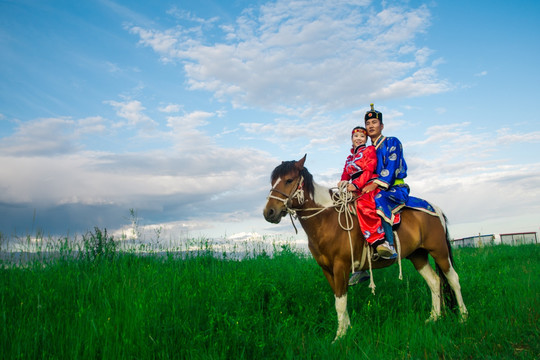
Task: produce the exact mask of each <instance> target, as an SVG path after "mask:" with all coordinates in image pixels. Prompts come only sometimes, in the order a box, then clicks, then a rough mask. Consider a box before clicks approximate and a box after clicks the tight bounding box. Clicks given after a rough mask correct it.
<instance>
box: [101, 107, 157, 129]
mask: <svg viewBox="0 0 540 360" xmlns="http://www.w3.org/2000/svg"><path fill="white" fill-rule="evenodd" d="M105 103H107V104H110V105H112V106H113V107H114V108H115V109H116V115H118V116H119V117H120V118H123V119H125V120H127V121H121V122H117V123H116V124H115V126H116V127H123V126H132V127H138V126H142V127H144V128H147V129H148V128H153V127H155V126H156V125H157V123H156V122H155V121H154V120H152V119H151V118H150V117H149V116H147V115H145V114H144V110H145V107H144V106H143V105H142V104H141V102H140V101H138V100H131V101H124V102H119V101H113V100H109V101H105Z"/></svg>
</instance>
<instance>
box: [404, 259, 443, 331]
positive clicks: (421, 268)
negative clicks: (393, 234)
mask: <svg viewBox="0 0 540 360" xmlns="http://www.w3.org/2000/svg"><path fill="white" fill-rule="evenodd" d="M408 259H409V260H411V262H412V263H413V265H414V268H415V269H416V271H418V272H419V273H420V275H422V277H423V278H424V280H425V281H426V283H427V284H428V286H429V289H430V290H431V313H430V316H429V319H427V320H426V322H430V321H436V320H437V319H438V318H439V316H441V289H440V281H441V279H440V278H439V276H438V275H437V273H436V272H435V270H433V268H432V267H431V265H430V264H429V261H428V253H427V252H426V251H425V250H421V249H418V250H416V251H415V252H414V253H412V254H411V255H409V256H408Z"/></svg>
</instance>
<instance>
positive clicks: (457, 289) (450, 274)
mask: <svg viewBox="0 0 540 360" xmlns="http://www.w3.org/2000/svg"><path fill="white" fill-rule="evenodd" d="M443 274H444V276H446V278H447V279H448V283H449V284H450V287H451V288H452V290H454V294H456V301H457V303H458V306H459V313H460V315H461V321H465V320H467V317H468V316H469V312H468V311H467V308H466V307H465V302H464V301H463V296H462V295H461V285H460V284H459V276H458V274H457V272H456V270H454V267H453V266H452V264H450V267H449V269H448V271H443Z"/></svg>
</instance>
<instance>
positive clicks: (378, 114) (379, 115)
mask: <svg viewBox="0 0 540 360" xmlns="http://www.w3.org/2000/svg"><path fill="white" fill-rule="evenodd" d="M369 105H370V106H371V110H369V111H368V112H366V116H364V121H368V120H369V119H373V118H375V119H379V121H380V122H381V124H382V112H380V111H377V110H375V109H374V108H373V104H369Z"/></svg>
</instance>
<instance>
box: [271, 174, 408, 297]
mask: <svg viewBox="0 0 540 360" xmlns="http://www.w3.org/2000/svg"><path fill="white" fill-rule="evenodd" d="M280 181H281V178H279V179H278V180H277V181H276V183H275V184H274V186H273V187H272V189H270V193H269V194H268V197H267V200H268V199H276V200H279V201H281V202H283V205H284V207H285V210H286V211H287V213H288V214H289V216H290V219H291V223H292V225H293V227H294V230H295V232H296V233H297V234H298V229H297V228H296V225H295V224H294V221H293V217H294V218H295V219H298V214H297V212H298V211H315V213H313V214H310V215H304V216H301V217H300V218H301V219H304V220H305V219H309V218H312V217H314V216H317V215H319V214H320V213H322V212H323V211H325V210H327V209H329V208H335V210H336V211H337V213H338V223H339V226H340V227H341V228H342V229H343V230H344V231H347V234H348V236H349V246H350V249H351V272H352V273H354V272H355V271H354V269H355V267H354V249H353V244H352V236H351V230H352V229H353V228H354V218H353V215H354V213H353V212H352V211H351V210H350V209H349V204H351V203H353V204H354V201H355V200H356V198H357V195H355V194H354V193H353V192H350V191H346V186H347V184H345V183H344V184H342V185H341V186H340V187H339V188H338V191H334V192H333V193H332V203H333V205H331V206H325V207H317V208H307V209H293V208H291V207H289V202H291V203H292V200H293V199H294V198H296V199H297V200H298V204H299V205H300V206H302V205H303V204H304V201H305V198H304V189H303V182H304V177H303V176H300V177H299V178H298V181H297V182H296V186H295V188H294V189H295V190H293V191H292V192H291V193H290V194H289V195H287V194H285V193H284V192H282V191H280V190H277V189H276V186H277V185H278V184H279V182H280ZM273 191H275V192H277V193H278V194H280V195H283V196H284V197H285V198H280V197H277V196H274V195H272V192H273ZM342 215H344V216H345V225H344V224H343V223H342V220H341V217H342ZM396 235H397V234H396ZM395 239H396V243H397V250H398V263H399V279H400V280H401V279H402V275H401V246H400V243H399V238H398V237H397V236H396V237H395ZM373 256H374V251H373V249H372V248H371V247H370V246H369V245H368V243H367V241H364V251H363V252H362V257H361V259H360V266H359V269H362V268H363V267H364V265H365V263H366V259H367V261H368V264H369V279H370V281H369V287H370V288H371V292H372V293H373V294H375V282H374V281H373V269H372V264H371V260H372V259H371V258H372V257H373ZM374 260H375V261H376V260H377V259H374Z"/></svg>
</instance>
